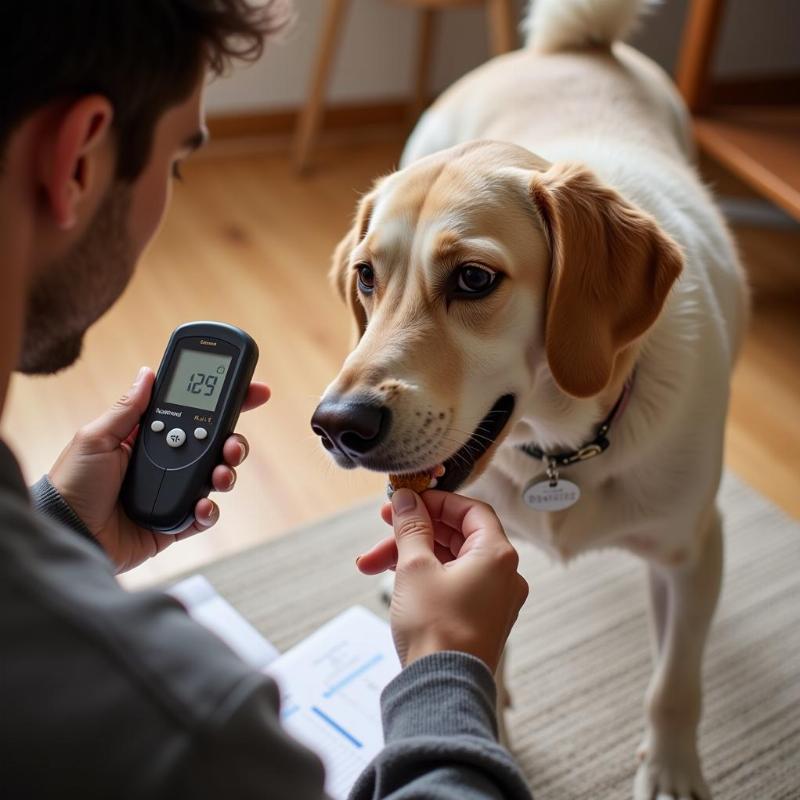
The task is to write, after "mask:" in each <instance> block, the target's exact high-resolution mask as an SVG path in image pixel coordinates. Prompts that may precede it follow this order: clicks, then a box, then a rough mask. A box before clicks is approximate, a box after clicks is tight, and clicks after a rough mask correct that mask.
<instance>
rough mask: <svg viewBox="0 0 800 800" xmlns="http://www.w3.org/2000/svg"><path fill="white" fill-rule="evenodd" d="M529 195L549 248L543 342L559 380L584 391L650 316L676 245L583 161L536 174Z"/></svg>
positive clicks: (669, 279) (675, 262)
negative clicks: (544, 230) (545, 234)
mask: <svg viewBox="0 0 800 800" xmlns="http://www.w3.org/2000/svg"><path fill="white" fill-rule="evenodd" d="M530 192H531V198H532V200H533V202H534V203H535V204H536V207H537V209H538V210H539V213H540V215H541V217H542V219H543V222H544V225H545V228H546V232H547V236H548V238H549V243H550V251H551V258H552V264H551V272H550V285H549V289H548V292H547V314H546V320H545V349H546V351H547V360H548V363H549V365H550V371H551V372H552V373H553V377H554V378H555V380H556V382H557V383H558V385H559V386H560V387H561V388H562V389H563V390H564V391H565V392H567V393H568V394H571V395H573V396H574V397H590V396H591V395H594V394H597V393H598V392H600V391H601V390H602V389H604V388H605V387H606V386H607V385H608V382H609V380H610V379H611V376H612V372H613V369H614V362H615V359H616V357H617V355H618V354H619V353H620V351H621V350H623V349H624V348H625V347H627V346H628V345H629V344H631V343H632V342H633V341H634V340H636V339H637V338H639V337H640V336H641V335H642V334H643V333H644V332H645V331H646V330H647V329H648V328H649V327H650V326H651V325H652V324H653V323H654V322H655V321H656V319H657V317H658V315H659V313H660V312H661V308H662V306H663V305H664V301H665V299H666V297H667V294H668V292H669V290H670V287H671V286H672V284H673V282H674V281H675V279H676V278H677V277H678V275H680V272H681V269H682V266H683V257H682V255H681V251H680V250H679V248H678V246H677V245H676V244H675V242H674V241H673V240H672V239H671V238H670V237H669V236H668V235H667V234H666V233H664V232H663V231H662V230H661V229H660V228H659V227H658V224H657V223H656V221H655V220H654V219H653V218H652V217H651V216H649V215H648V214H645V213H643V212H642V211H639V210H638V209H636V208H634V207H633V206H632V205H630V203H628V202H627V201H625V200H624V199H623V198H622V197H621V196H620V195H619V194H617V193H616V192H615V191H614V190H613V189H611V188H609V187H606V186H603V185H602V184H601V183H600V182H599V181H598V180H597V178H595V176H594V175H593V174H592V173H591V172H589V170H587V169H586V168H585V167H582V166H580V165H575V164H555V165H554V166H552V167H551V168H550V169H549V170H548V171H547V172H544V173H537V174H536V175H535V176H534V178H533V180H532V181H531V184H530Z"/></svg>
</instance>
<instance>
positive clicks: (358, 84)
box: [208, 0, 800, 114]
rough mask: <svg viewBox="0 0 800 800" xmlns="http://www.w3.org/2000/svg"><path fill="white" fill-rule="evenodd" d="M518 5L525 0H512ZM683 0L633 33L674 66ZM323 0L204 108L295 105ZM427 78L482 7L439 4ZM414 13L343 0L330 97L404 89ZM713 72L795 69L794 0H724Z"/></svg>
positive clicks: (458, 55)
mask: <svg viewBox="0 0 800 800" xmlns="http://www.w3.org/2000/svg"><path fill="white" fill-rule="evenodd" d="M516 2H517V5H518V7H519V9H520V12H521V10H522V7H523V5H524V2H525V0H516ZM687 2H688V0H667V2H666V3H664V4H663V5H662V6H660V7H658V8H656V9H655V10H654V11H653V12H652V14H651V15H650V17H649V18H648V19H647V20H646V21H645V23H644V24H643V26H642V28H641V30H640V32H639V34H638V35H637V36H636V37H635V39H634V44H636V45H637V46H638V47H639V48H640V49H642V50H644V52H646V53H648V54H649V55H650V56H652V57H653V58H655V59H656V60H657V61H658V62H659V63H660V64H661V65H662V66H664V67H665V68H666V69H668V70H671V69H672V68H673V66H674V63H675V59H676V56H677V51H678V44H679V40H680V35H681V29H682V25H683V19H684V15H685V12H686V7H687ZM324 6H325V0H295V8H296V10H297V22H296V23H295V25H294V27H293V29H292V30H291V31H290V32H289V33H288V34H287V35H286V36H285V39H284V41H283V42H282V43H273V44H272V45H271V46H269V47H268V49H267V51H266V53H265V54H264V56H263V58H262V59H261V60H260V61H259V62H258V63H257V64H255V65H253V66H251V67H248V68H240V69H237V70H235V71H234V72H233V74H231V75H230V76H229V77H227V78H225V79H221V80H218V81H216V82H215V83H214V84H212V86H211V87H209V95H208V109H209V113H211V114H230V113H237V112H241V111H257V110H268V109H279V108H280V109H285V108H294V107H297V106H299V105H301V104H302V102H303V98H304V96H305V90H306V84H307V81H308V77H309V73H310V69H311V64H312V60H313V57H314V52H315V49H316V46H317V42H318V40H319V35H320V30H321V26H322V20H323V17H324ZM441 16H442V23H441V28H440V31H439V39H438V41H439V49H438V53H437V56H436V59H435V73H434V84H435V87H436V88H437V89H442V88H444V87H446V86H447V85H449V84H450V83H452V82H453V81H454V80H455V79H456V78H458V77H459V76H460V75H462V74H464V73H465V72H466V71H468V70H469V69H471V68H473V67H474V66H477V65H478V64H480V63H481V62H482V61H484V60H485V59H486V57H487V44H486V27H485V17H484V13H483V11H482V10H481V9H480V8H467V9H457V10H456V9H454V10H450V11H446V12H444V13H443V14H442V15H441ZM415 31H416V17H415V14H414V12H413V11H412V10H410V9H409V8H408V7H403V6H401V5H396V4H394V3H392V2H391V0H351V9H350V12H349V15H348V18H347V21H346V24H345V30H344V34H343V37H342V41H341V45H340V48H339V55H338V59H337V63H336V69H335V73H334V78H333V81H332V83H331V87H330V91H329V98H330V101H331V102H334V103H336V102H339V103H348V102H350V103H353V102H369V101H384V100H387V99H396V98H399V97H402V96H404V95H405V94H406V93H407V92H408V87H409V86H410V82H411V75H412V69H413V63H414V47H415V43H416V36H415ZM715 71H716V72H717V74H719V75H723V76H729V75H740V74H743V73H745V74H755V73H769V72H775V71H777V72H786V71H800V0H728V3H727V12H726V15H725V19H724V23H723V30H722V36H721V41H720V46H719V48H718V51H717V59H716V64H715Z"/></svg>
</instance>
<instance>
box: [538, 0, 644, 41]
mask: <svg viewBox="0 0 800 800" xmlns="http://www.w3.org/2000/svg"><path fill="white" fill-rule="evenodd" d="M655 2H658V0H531V4H530V8H529V10H528V15H527V18H526V20H525V22H524V24H523V27H524V30H525V32H526V36H527V46H528V47H531V48H533V49H534V50H538V51H540V52H543V53H555V52H558V51H559V50H575V49H580V48H585V47H597V46H608V45H611V44H613V43H614V42H616V41H619V40H620V39H624V38H625V37H626V36H627V35H628V34H629V33H630V32H631V30H632V29H633V27H634V26H635V24H636V22H637V20H638V19H639V16H640V15H641V14H643V13H644V12H645V11H646V10H647V8H648V6H651V5H654V4H655Z"/></svg>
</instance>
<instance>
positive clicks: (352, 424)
mask: <svg viewBox="0 0 800 800" xmlns="http://www.w3.org/2000/svg"><path fill="white" fill-rule="evenodd" d="M390 419H391V412H390V411H389V409H388V408H386V406H382V405H380V404H379V403H376V402H374V401H369V400H359V399H357V398H349V399H347V400H343V399H342V398H339V397H332V398H328V399H327V400H323V401H322V402H321V403H320V404H319V405H318V406H317V410H316V411H315V412H314V416H313V417H311V428H312V430H313V431H314V433H316V434H317V436H319V437H320V438H321V439H322V444H323V446H324V447H325V448H326V449H327V450H339V451H340V452H341V453H344V454H345V455H347V456H350V457H351V458H353V457H354V458H358V456H363V455H365V454H366V453H369V452H370V451H371V450H374V449H375V448H376V447H377V446H378V445H379V444H380V443H381V442H382V441H383V440H384V438H386V434H387V432H388V430H389V423H390Z"/></svg>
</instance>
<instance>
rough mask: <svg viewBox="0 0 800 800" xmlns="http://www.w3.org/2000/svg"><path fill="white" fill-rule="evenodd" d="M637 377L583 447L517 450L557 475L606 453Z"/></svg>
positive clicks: (522, 447) (521, 446)
mask: <svg viewBox="0 0 800 800" xmlns="http://www.w3.org/2000/svg"><path fill="white" fill-rule="evenodd" d="M635 376H636V373H635V372H632V373H631V375H630V377H629V378H628V380H626V381H625V385H624V386H623V387H622V393H621V394H620V396H619V399H618V400H617V402H616V403H615V404H614V407H613V408H612V409H611V412H610V413H609V415H608V416H607V417H606V418H605V420H603V422H601V423H600V426H599V427H598V429H597V432H596V434H595V437H594V439H592V440H591V441H590V442H587V443H586V444H585V445H583V447H580V448H578V449H577V450H570V451H568V452H563V453H547V452H545V451H544V450H542V448H541V447H537V446H536V445H535V444H519V445H517V449H518V450H521V451H522V452H523V453H525V454H526V455H529V456H530V457H531V458H535V459H536V460H537V461H543V462H544V463H545V464H546V465H547V467H548V473H549V472H550V471H551V470H552V471H555V472H556V474H557V470H558V469H559V468H560V467H568V466H570V464H575V463H577V462H579V461H588V460H589V459H590V458H594V457H595V456H599V455H600V454H601V453H604V452H605V451H606V450H607V449H608V447H609V445H610V444H611V442H609V440H608V438H607V434H608V432H609V431H610V430H611V426H612V425H613V424H614V423H615V422H616V421H617V420H618V419H619V418H620V417H621V416H622V414H623V412H624V411H625V408H626V406H627V405H628V400H629V399H630V395H631V390H632V389H633V382H634V378H635Z"/></svg>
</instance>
